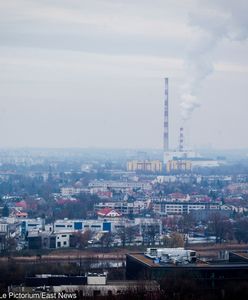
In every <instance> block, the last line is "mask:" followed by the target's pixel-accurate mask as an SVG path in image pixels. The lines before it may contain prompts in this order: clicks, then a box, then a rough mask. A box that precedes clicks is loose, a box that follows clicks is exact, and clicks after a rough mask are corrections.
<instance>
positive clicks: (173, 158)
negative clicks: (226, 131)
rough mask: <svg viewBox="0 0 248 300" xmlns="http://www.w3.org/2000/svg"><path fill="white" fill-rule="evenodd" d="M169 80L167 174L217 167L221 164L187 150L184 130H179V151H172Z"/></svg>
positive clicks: (165, 136)
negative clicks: (170, 141)
mask: <svg viewBox="0 0 248 300" xmlns="http://www.w3.org/2000/svg"><path fill="white" fill-rule="evenodd" d="M169 105H170V103H169V79H168V78H165V87H164V133H163V162H164V166H165V169H166V172H167V173H169V172H171V171H190V170H191V169H192V168H193V167H201V166H202V167H216V166H219V162H218V161H216V160H213V159H206V158H203V157H201V156H200V154H198V153H197V152H195V151H193V150H189V149H186V147H185V140H184V128H183V126H181V127H180V130H179V143H178V148H177V149H171V147H170V143H169V137H170V115H169Z"/></svg>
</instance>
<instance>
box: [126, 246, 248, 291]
mask: <svg viewBox="0 0 248 300" xmlns="http://www.w3.org/2000/svg"><path fill="white" fill-rule="evenodd" d="M180 249H181V248H180ZM180 249H179V252H178V251H177V248H174V249H168V251H167V252H166V248H164V249H163V251H162V250H161V251H160V252H159V249H152V251H153V253H157V254H156V255H155V256H156V257H154V256H152V255H150V256H149V255H147V253H132V254H127V257H126V277H127V279H133V278H135V279H137V278H138V279H140V280H145V279H146V280H158V281H161V282H162V281H163V280H166V279H168V278H176V280H180V279H181V278H182V277H183V276H187V278H189V279H190V278H191V279H192V280H195V281H196V282H197V283H198V284H199V285H200V284H202V285H203V286H204V287H210V288H211V287H212V288H218V287H221V286H223V285H224V284H228V283H229V282H236V283H238V282H239V281H242V282H244V281H246V280H248V252H247V251H245V252H240V253H239V252H230V253H229V257H227V259H225V260H218V261H204V260H200V259H199V258H197V259H196V260H191V261H190V260H188V259H187V255H186V251H189V250H183V249H181V250H180ZM148 250H149V249H148ZM155 250H156V251H157V252H156V251H155ZM180 251H181V253H180ZM148 252H149V251H148ZM150 252H151V249H150ZM163 252H164V253H163ZM158 253H160V255H158ZM191 253H193V254H192V255H193V256H194V257H195V254H194V253H195V252H194V251H192V252H189V257H191ZM162 255H164V257H166V260H163V259H161V256H162ZM174 276H175V277H174ZM161 288H162V286H161Z"/></svg>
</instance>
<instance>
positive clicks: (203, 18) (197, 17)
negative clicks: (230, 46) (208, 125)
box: [181, 0, 248, 121]
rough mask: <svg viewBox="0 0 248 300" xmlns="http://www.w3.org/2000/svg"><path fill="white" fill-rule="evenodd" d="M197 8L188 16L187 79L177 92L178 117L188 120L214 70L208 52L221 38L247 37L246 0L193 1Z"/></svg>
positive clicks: (247, 7) (240, 39)
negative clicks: (192, 35)
mask: <svg viewBox="0 0 248 300" xmlns="http://www.w3.org/2000/svg"><path fill="white" fill-rule="evenodd" d="M197 2H198V3H199V7H198V9H197V11H196V12H192V13H191V14H190V15H189V24H190V25H191V26H192V29H194V30H195V35H196V37H195V40H194V42H193V43H190V45H189V47H188V50H187V54H186V57H185V62H184V67H185V71H186V74H187V79H186V82H185V84H184V86H183V87H182V91H181V116H182V120H183V121H186V120H188V119H190V117H191V115H192V113H193V111H194V110H195V109H196V108H197V107H199V106H200V103H201V102H200V100H199V90H200V88H201V86H202V84H203V82H204V80H205V79H206V78H207V77H208V76H209V75H210V74H211V73H212V72H213V71H214V66H213V60H212V53H213V50H214V49H215V47H216V46H217V44H218V43H219V42H220V41H221V40H222V39H229V40H239V41H242V40H243V41H244V40H247V38H248V17H247V16H248V2H247V0H235V1H234V0H197Z"/></svg>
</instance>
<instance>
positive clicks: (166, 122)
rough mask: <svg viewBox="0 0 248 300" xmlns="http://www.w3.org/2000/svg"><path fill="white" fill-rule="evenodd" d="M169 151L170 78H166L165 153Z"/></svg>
mask: <svg viewBox="0 0 248 300" xmlns="http://www.w3.org/2000/svg"><path fill="white" fill-rule="evenodd" d="M168 150H169V102H168V78H165V89H164V152H166V151H168Z"/></svg>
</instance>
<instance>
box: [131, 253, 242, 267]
mask: <svg viewBox="0 0 248 300" xmlns="http://www.w3.org/2000/svg"><path fill="white" fill-rule="evenodd" d="M246 255H247V257H248V254H246ZM127 258H130V259H131V260H134V261H136V262H139V263H141V264H143V265H146V266H148V267H151V268H204V269H205V268H206V269H207V268H209V269H211V268H221V269H224V268H234V269H236V268H248V263H239V262H230V261H209V262H207V261H202V260H197V262H196V263H188V264H173V263H156V262H154V259H151V258H148V257H147V256H145V255H144V253H132V254H127Z"/></svg>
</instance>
